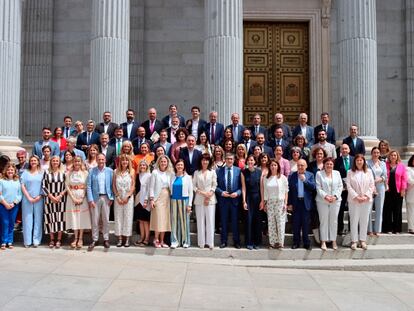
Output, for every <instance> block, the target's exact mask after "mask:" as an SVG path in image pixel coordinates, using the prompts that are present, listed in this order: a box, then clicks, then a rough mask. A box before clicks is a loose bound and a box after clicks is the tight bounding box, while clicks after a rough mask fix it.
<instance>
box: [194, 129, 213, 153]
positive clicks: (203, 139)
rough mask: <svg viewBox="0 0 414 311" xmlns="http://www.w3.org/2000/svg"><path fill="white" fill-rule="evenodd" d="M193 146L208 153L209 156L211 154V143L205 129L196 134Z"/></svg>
mask: <svg viewBox="0 0 414 311" xmlns="http://www.w3.org/2000/svg"><path fill="white" fill-rule="evenodd" d="M195 148H196V149H197V150H200V151H201V152H202V153H208V154H209V155H210V157H211V156H212V155H213V153H212V150H211V145H210V143H209V141H208V136H207V134H206V132H205V131H203V132H201V133H200V135H199V136H198V139H197V142H196V146H195Z"/></svg>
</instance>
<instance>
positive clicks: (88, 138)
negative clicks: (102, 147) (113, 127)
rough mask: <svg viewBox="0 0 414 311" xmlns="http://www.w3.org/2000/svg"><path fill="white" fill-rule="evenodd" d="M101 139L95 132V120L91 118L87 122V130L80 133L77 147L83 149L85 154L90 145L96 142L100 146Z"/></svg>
mask: <svg viewBox="0 0 414 311" xmlns="http://www.w3.org/2000/svg"><path fill="white" fill-rule="evenodd" d="M99 139H100V137H99V134H98V133H97V132H95V121H93V120H89V121H88V123H87V124H86V132H83V133H81V134H80V135H78V139H77V141H76V148H78V149H80V150H82V151H83V152H85V155H87V154H88V150H89V146H90V145H92V144H95V145H98V146H99V144H100V140H99Z"/></svg>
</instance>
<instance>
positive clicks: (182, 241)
mask: <svg viewBox="0 0 414 311" xmlns="http://www.w3.org/2000/svg"><path fill="white" fill-rule="evenodd" d="M170 192H171V207H170V214H171V248H177V247H180V246H182V247H184V248H188V247H190V213H191V206H192V202H193V180H192V179H191V176H190V175H188V174H187V173H186V172H185V164H184V160H183V159H178V160H177V162H175V175H174V176H173V178H172V179H171V183H170Z"/></svg>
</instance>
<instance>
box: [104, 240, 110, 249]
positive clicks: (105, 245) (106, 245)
mask: <svg viewBox="0 0 414 311" xmlns="http://www.w3.org/2000/svg"><path fill="white" fill-rule="evenodd" d="M104 247H105V248H109V247H110V245H109V241H108V240H105V241H104Z"/></svg>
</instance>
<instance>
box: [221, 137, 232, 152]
mask: <svg viewBox="0 0 414 311" xmlns="http://www.w3.org/2000/svg"><path fill="white" fill-rule="evenodd" d="M223 150H224V154H227V153H234V140H232V139H230V138H226V139H225V140H224V141H223Z"/></svg>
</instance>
